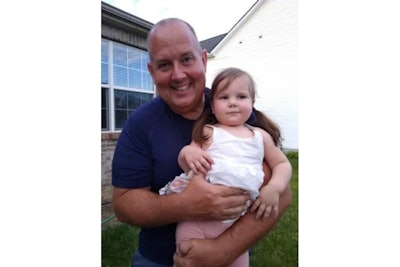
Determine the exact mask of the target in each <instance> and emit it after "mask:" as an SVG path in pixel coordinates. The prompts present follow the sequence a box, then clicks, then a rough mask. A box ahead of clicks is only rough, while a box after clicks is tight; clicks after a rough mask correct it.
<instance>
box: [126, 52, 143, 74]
mask: <svg viewBox="0 0 400 267" xmlns="http://www.w3.org/2000/svg"><path fill="white" fill-rule="evenodd" d="M141 61H142V56H141V52H140V50H137V49H132V48H131V49H129V50H128V67H129V68H131V69H136V70H140V69H141V66H142V64H141V63H142V62H141Z"/></svg>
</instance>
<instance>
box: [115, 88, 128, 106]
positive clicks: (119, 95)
mask: <svg viewBox="0 0 400 267" xmlns="http://www.w3.org/2000/svg"><path fill="white" fill-rule="evenodd" d="M127 93H128V92H127V91H122V90H115V91H114V105H115V108H118V109H121V108H122V109H126V108H127V107H128V102H127Z"/></svg>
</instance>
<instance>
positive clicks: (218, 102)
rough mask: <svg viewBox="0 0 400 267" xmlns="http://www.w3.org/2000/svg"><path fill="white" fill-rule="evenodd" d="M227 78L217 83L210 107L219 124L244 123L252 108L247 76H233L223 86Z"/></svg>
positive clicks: (235, 124) (236, 124)
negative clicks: (230, 80)
mask: <svg viewBox="0 0 400 267" xmlns="http://www.w3.org/2000/svg"><path fill="white" fill-rule="evenodd" d="M226 83H227V80H226V79H225V80H223V81H221V83H220V84H219V85H218V88H217V93H216V94H215V96H214V98H213V100H212V103H211V108H212V111H213V113H214V115H215V117H216V118H217V120H218V122H219V123H221V124H225V125H229V126H238V125H242V124H243V123H245V122H246V121H247V120H248V119H249V117H250V115H251V112H252V109H253V99H252V98H251V95H250V88H249V84H250V81H249V78H248V77H247V76H246V75H242V76H240V77H237V78H235V79H234V80H233V81H232V82H231V84H230V85H228V86H227V87H226V88H225V89H223V90H221V88H224V86H225V84H226Z"/></svg>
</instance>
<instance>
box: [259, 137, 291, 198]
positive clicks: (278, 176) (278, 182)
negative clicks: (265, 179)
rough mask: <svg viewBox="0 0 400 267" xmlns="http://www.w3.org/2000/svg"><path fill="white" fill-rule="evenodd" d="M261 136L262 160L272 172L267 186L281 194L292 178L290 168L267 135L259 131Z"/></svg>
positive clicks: (284, 156) (285, 158) (279, 150)
mask: <svg viewBox="0 0 400 267" xmlns="http://www.w3.org/2000/svg"><path fill="white" fill-rule="evenodd" d="M261 134H262V136H263V140H264V160H265V161H266V162H267V164H268V166H269V167H270V168H271V171H272V176H271V180H270V181H269V183H268V186H271V187H274V188H275V189H276V190H277V192H278V193H279V194H281V193H282V192H283V191H284V190H285V189H286V187H287V186H288V184H289V182H290V179H291V177H292V166H291V165H290V162H289V160H288V159H287V157H286V155H285V154H284V153H283V152H282V150H281V149H280V148H279V147H277V146H276V145H275V143H274V141H273V140H272V137H271V136H270V135H269V133H267V132H266V131H264V130H261Z"/></svg>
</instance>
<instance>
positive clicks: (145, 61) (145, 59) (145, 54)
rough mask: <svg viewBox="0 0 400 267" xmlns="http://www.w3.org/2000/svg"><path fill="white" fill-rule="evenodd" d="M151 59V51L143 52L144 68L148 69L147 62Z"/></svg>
mask: <svg viewBox="0 0 400 267" xmlns="http://www.w3.org/2000/svg"><path fill="white" fill-rule="evenodd" d="M149 61H150V57H149V53H147V52H142V70H144V71H148V69H147V62H149Z"/></svg>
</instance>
